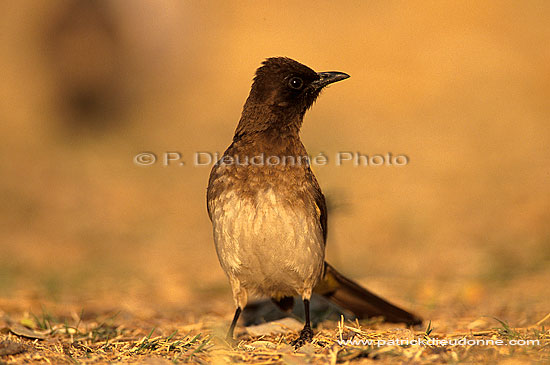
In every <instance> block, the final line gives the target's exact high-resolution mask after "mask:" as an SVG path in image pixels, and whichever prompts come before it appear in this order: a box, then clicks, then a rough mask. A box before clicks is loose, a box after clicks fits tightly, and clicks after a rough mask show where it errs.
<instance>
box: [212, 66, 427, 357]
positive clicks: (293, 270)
mask: <svg viewBox="0 0 550 365" xmlns="http://www.w3.org/2000/svg"><path fill="white" fill-rule="evenodd" d="M349 77H350V76H349V75H348V74H346V73H343V72H336V71H329V72H315V71H314V70H313V69H311V68H309V67H308V66H306V65H304V64H302V63H299V62H298V61H295V60H293V59H291V58H288V57H272V58H267V59H266V60H265V61H264V62H263V63H262V64H261V66H260V67H259V68H258V69H257V70H256V73H255V77H254V79H253V83H252V87H251V89H250V93H249V96H248V98H247V99H246V102H245V104H244V106H243V110H242V114H241V117H240V120H239V122H238V124H237V128H236V130H235V134H234V136H233V141H232V143H231V144H230V146H229V147H228V148H227V150H226V151H225V152H224V154H223V156H222V157H221V158H220V159H219V160H218V161H217V162H216V163H215V164H214V166H213V167H212V170H211V173H210V177H209V181H208V188H207V194H206V195H207V211H208V215H209V218H210V220H211V222H212V230H213V238H214V244H215V248H216V253H217V256H218V259H219V262H220V265H221V267H222V269H223V270H224V271H225V274H226V275H227V277H228V279H229V283H230V285H231V289H232V293H233V299H234V302H235V306H236V310H235V314H234V316H233V320H232V322H231V325H230V327H229V330H228V333H227V337H226V338H227V340H228V341H231V340H232V339H233V333H234V330H235V326H236V324H237V321H238V319H239V316H240V314H241V312H242V311H243V309H244V308H245V306H246V304H247V302H248V297H249V295H250V294H255V295H260V296H265V297H268V298H271V299H272V301H273V302H274V303H275V304H276V305H277V306H278V307H279V308H281V309H282V310H289V309H291V308H292V307H293V305H294V299H293V298H294V297H295V296H296V297H300V298H301V299H302V301H303V304H304V310H305V324H304V327H303V329H302V330H301V331H300V334H299V337H298V338H297V339H296V340H294V341H292V345H293V346H294V347H295V348H299V347H301V346H303V345H304V344H305V343H307V342H311V341H312V339H313V335H314V334H313V330H312V328H311V320H310V299H311V296H312V293H314V292H315V293H319V294H321V295H323V296H324V297H326V298H327V299H329V300H330V301H332V302H334V303H335V304H337V305H338V306H340V307H342V308H344V309H346V310H349V311H351V312H352V313H353V314H355V315H356V316H357V317H359V318H365V317H371V316H383V317H385V319H386V320H387V321H390V322H404V323H406V324H409V325H415V324H420V323H421V322H422V319H421V318H420V317H419V316H417V315H415V314H413V313H410V312H407V311H405V310H403V309H401V308H399V307H397V306H395V305H393V304H391V303H389V302H388V301H386V300H384V299H382V298H381V297H379V296H377V295H376V294H373V293H371V292H369V291H368V290H367V289H365V288H363V287H362V286H360V285H359V284H357V283H356V282H354V281H352V280H351V279H348V278H346V277H345V276H344V275H342V274H340V273H339V272H338V271H337V270H336V269H335V268H334V267H333V266H331V265H330V264H328V263H327V262H325V246H326V240H327V206H326V202H325V197H324V195H323V193H322V191H321V188H320V186H319V183H318V182H317V179H316V177H315V175H314V174H313V172H312V170H311V167H310V161H309V159H308V157H307V156H308V154H307V151H306V149H305V147H304V145H303V143H302V141H301V139H300V129H301V126H302V123H303V119H304V115H305V113H306V111H307V110H308V109H309V108H311V106H312V105H313V104H314V102H315V101H316V99H317V97H318V96H319V94H320V93H321V91H322V90H323V89H324V88H325V87H326V86H328V85H331V84H333V83H335V82H339V81H342V80H345V79H347V78H349Z"/></svg>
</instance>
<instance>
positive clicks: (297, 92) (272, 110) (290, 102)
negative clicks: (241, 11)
mask: <svg viewBox="0 0 550 365" xmlns="http://www.w3.org/2000/svg"><path fill="white" fill-rule="evenodd" d="M348 77H349V75H348V74H345V73H343V72H335V71H330V72H315V71H313V70H312V69H311V68H309V67H307V66H305V65H303V64H301V63H299V62H297V61H294V60H292V59H290V58H287V57H273V58H268V59H267V60H265V61H264V62H263V63H262V66H261V67H259V68H258V69H257V70H256V76H255V77H254V83H253V84H252V88H251V90H250V95H249V96H248V99H247V101H246V104H245V107H244V110H243V118H241V123H240V124H239V126H240V127H244V128H245V129H250V128H252V129H257V128H259V127H266V125H265V124H266V122H267V120H268V119H269V120H270V123H272V124H273V123H276V124H285V123H286V122H289V123H295V122H299V123H301V120H302V118H303V116H304V113H305V112H306V110H307V109H308V108H310V107H311V106H312V105H313V103H314V102H315V100H316V99H317V97H318V96H319V94H320V92H321V90H322V89H323V88H324V87H325V86H327V85H329V84H332V83H334V82H337V81H340V80H344V79H347V78H348ZM250 112H253V113H254V114H258V113H261V114H264V115H263V120H258V119H257V118H250V117H251V115H249V113H250ZM266 113H268V114H269V115H265V114H266ZM244 117H247V119H248V120H249V119H256V120H255V122H254V123H255V124H254V125H242V122H243V121H244V120H243V119H244ZM246 124H248V123H246ZM247 127H248V128H247ZM298 127H299V125H298ZM239 129H242V128H238V130H239Z"/></svg>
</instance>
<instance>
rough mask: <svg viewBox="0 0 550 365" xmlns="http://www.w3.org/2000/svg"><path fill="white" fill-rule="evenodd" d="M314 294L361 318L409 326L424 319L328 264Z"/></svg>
mask: <svg viewBox="0 0 550 365" xmlns="http://www.w3.org/2000/svg"><path fill="white" fill-rule="evenodd" d="M314 292H315V293H317V294H321V295H322V296H324V297H325V298H327V299H328V300H330V301H331V302H333V303H335V304H336V305H338V306H340V307H342V308H343V309H346V310H348V311H350V312H352V313H353V314H355V315H356V316H357V317H359V318H366V317H377V316H382V317H384V319H385V320H386V321H387V322H393V323H401V322H402V323H406V324H409V325H416V324H421V323H422V318H420V317H418V316H417V315H415V314H413V313H410V312H407V311H406V310H403V309H401V308H399V307H396V306H395V305H393V304H391V303H389V302H388V301H386V300H384V299H382V298H380V297H379V296H377V295H375V294H373V293H371V292H369V291H368V290H367V289H365V288H363V287H362V286H360V285H359V284H357V283H355V282H353V281H351V280H350V279H348V278H346V277H345V276H344V275H342V274H340V273H339V272H338V271H336V269H335V268H334V267H332V266H331V265H329V264H328V263H326V262H325V273H324V275H323V279H322V280H321V282H320V283H319V284H317V286H316V287H315V289H314Z"/></svg>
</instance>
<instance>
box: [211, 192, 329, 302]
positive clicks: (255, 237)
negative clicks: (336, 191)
mask: <svg viewBox="0 0 550 365" xmlns="http://www.w3.org/2000/svg"><path fill="white" fill-rule="evenodd" d="M213 208H214V209H213V212H212V213H213V214H212V221H213V222H214V227H213V228H214V241H215V244H216V250H217V253H218V257H219V260H220V263H221V265H222V267H223V268H224V270H225V271H226V273H227V274H228V276H229V277H230V279H237V280H238V281H239V282H240V284H241V285H242V286H243V287H244V288H246V289H248V290H251V291H253V292H256V293H258V294H260V295H266V296H272V297H281V296H290V295H302V296H304V295H306V296H308V297H309V295H310V294H311V290H312V288H313V286H315V284H316V283H317V281H318V279H319V276H320V275H321V270H322V267H323V262H324V251H325V249H324V242H323V233H322V228H321V225H320V221H319V210H318V209H317V207H316V206H315V205H314V204H312V206H308V207H304V204H301V205H300V204H291V203H289V202H288V201H281V199H280V198H279V197H278V196H277V194H276V193H275V192H274V191H273V190H272V189H269V190H264V191H262V192H259V193H258V195H257V196H256V198H255V199H243V198H239V197H238V196H237V194H235V192H233V191H227V192H226V193H224V194H222V195H221V196H219V197H218V198H217V199H216V202H215V203H214V205H213Z"/></svg>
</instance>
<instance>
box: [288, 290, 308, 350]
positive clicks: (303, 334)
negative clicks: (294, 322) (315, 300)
mask: <svg viewBox="0 0 550 365" xmlns="http://www.w3.org/2000/svg"><path fill="white" fill-rule="evenodd" d="M304 310H305V312H306V324H305V326H304V329H302V330H301V331H300V337H298V338H297V339H296V340H294V341H292V346H294V348H295V349H298V348H300V347H302V346H304V345H305V344H306V343H307V342H311V340H312V339H313V330H312V329H311V323H310V320H309V299H304Z"/></svg>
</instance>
